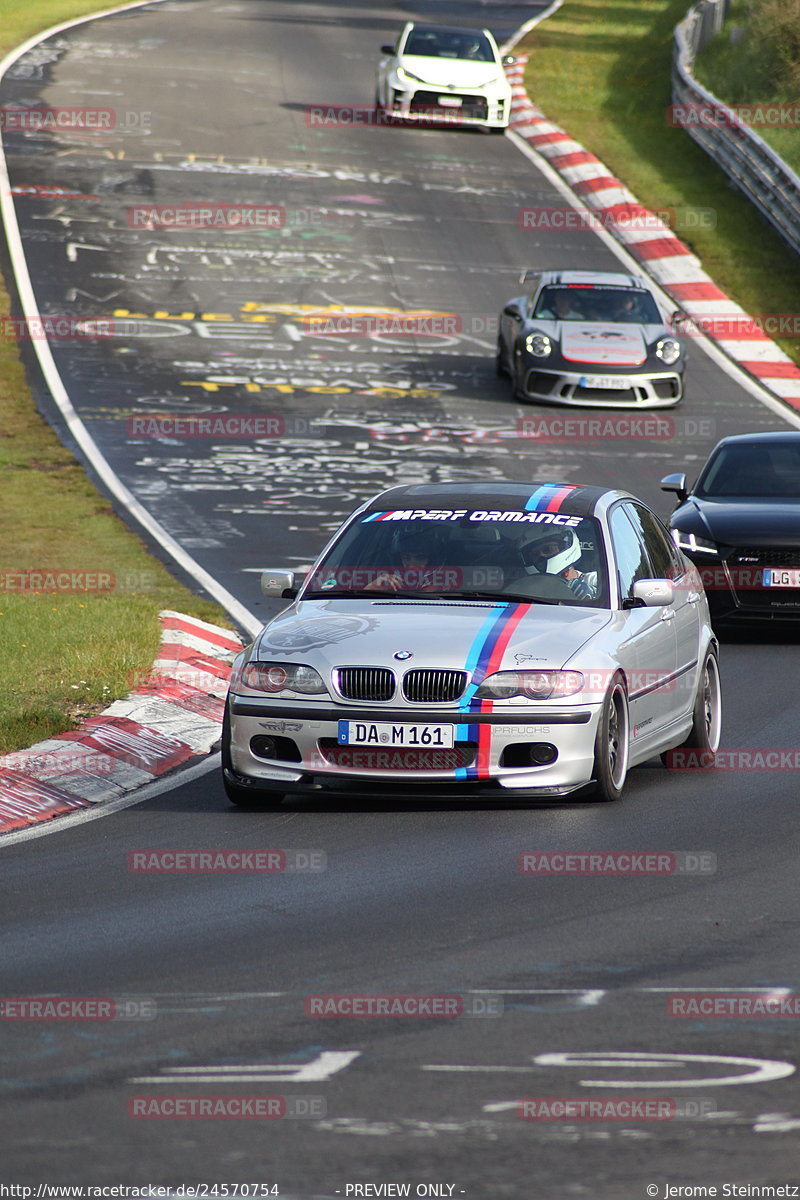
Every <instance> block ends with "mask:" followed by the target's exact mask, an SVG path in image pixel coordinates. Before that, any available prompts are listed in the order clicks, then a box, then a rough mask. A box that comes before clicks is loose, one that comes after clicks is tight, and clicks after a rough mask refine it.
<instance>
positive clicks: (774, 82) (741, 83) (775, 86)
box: [695, 0, 800, 172]
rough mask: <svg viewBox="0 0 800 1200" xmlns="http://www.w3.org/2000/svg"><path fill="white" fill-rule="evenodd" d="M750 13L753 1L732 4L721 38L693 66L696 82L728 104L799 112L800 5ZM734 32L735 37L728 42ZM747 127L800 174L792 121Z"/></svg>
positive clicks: (799, 134) (760, 6)
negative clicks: (790, 33)
mask: <svg viewBox="0 0 800 1200" xmlns="http://www.w3.org/2000/svg"><path fill="white" fill-rule="evenodd" d="M753 7H754V6H753V0H735V3H734V4H733V6H732V8H731V12H730V16H729V17H728V20H727V21H726V22H725V24H724V26H723V28H722V30H721V32H720V33H719V34H718V36H717V37H715V38H712V40H711V41H710V42H709V43H708V45H707V46H706V48H705V50H704V51H703V53H702V54H700V55H698V57H697V59H696V60H695V78H696V79H697V80H698V82H700V83H702V84H703V86H704V87H706V88H708V90H709V91H710V92H713V93H714V95H715V96H718V97H719V99H720V100H724V101H725V103H726V104H730V105H741V104H746V105H748V106H751V107H761V108H764V109H776V108H780V107H784V106H785V107H786V109H788V110H790V111H791V112H792V113H793V114H796V113H798V112H800V105H798V103H797V97H798V84H800V61H798V54H800V0H768V2H767V3H765V2H764V0H757V3H756V5H755V7H754V11H753V12H752V14H751V8H753ZM780 10H782V11H780ZM780 17H782V20H781V19H779V18H780ZM784 27H786V28H784ZM790 29H792V30H794V37H793V42H794V44H793V45H791V44H790V39H789V36H788V34H789V30H790ZM734 30H736V31H737V34H738V35H739V36H738V37H737V38H735V39H732V38H731V36H730V35H731V33H732V32H733V31H734ZM782 35H783V36H782ZM751 124H752V127H753V129H754V131H755V132H756V133H757V134H758V135H759V137H762V138H763V139H764V141H765V142H766V143H767V144H768V145H769V146H771V147H772V149H773V150H774V151H775V153H776V154H780V156H781V158H782V159H783V160H784V161H785V162H786V163H788V165H789V166H790V167H791V168H792V170H793V171H795V172H800V129H798V127H797V119H796V117H794V119H793V120H792V121H791V122H789V123H787V124H786V125H784V126H776V125H772V124H770V123H769V122H766V123H759V124H755V123H753V122H751Z"/></svg>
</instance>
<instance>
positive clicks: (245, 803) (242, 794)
mask: <svg viewBox="0 0 800 1200" xmlns="http://www.w3.org/2000/svg"><path fill="white" fill-rule="evenodd" d="M220 758H221V760H222V786H223V788H224V790H225V795H226V796H227V797H228V799H229V800H230V802H231V804H235V805H236V806H237V808H278V807H279V806H280V803H281V801H282V800H283V792H268V791H262V790H260V789H258V790H257V789H255V788H250V787H244V786H242V784H238V783H235V782H234V781H233V780H232V779H229V778H228V777H227V775H226V771H231V772H232V771H233V767H232V764H231V718H230V713H229V712H228V706H227V704H226V705H225V712H224V715H223V717H222V743H221V746H220Z"/></svg>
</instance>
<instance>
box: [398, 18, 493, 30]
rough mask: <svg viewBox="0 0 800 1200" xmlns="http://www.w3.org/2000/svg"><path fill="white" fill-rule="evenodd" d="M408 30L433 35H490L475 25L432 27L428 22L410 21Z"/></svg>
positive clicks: (407, 26)
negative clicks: (416, 30)
mask: <svg viewBox="0 0 800 1200" xmlns="http://www.w3.org/2000/svg"><path fill="white" fill-rule="evenodd" d="M406 29H425V30H430V32H431V33H488V32H489V30H488V29H483V28H478V27H476V26H474V25H430V24H428V22H427V21H409V22H408V24H407V25H406Z"/></svg>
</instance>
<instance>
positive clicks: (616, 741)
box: [592, 676, 629, 801]
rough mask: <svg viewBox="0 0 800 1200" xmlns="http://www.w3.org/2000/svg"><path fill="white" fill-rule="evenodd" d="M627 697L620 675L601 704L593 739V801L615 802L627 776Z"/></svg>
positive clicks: (620, 793)
mask: <svg viewBox="0 0 800 1200" xmlns="http://www.w3.org/2000/svg"><path fill="white" fill-rule="evenodd" d="M628 751H629V720H628V696H627V694H626V692H625V685H624V684H623V682H622V679H621V677H620V676H617V677H616V679H615V680H614V682H613V684H612V686H611V690H610V691H609V693H608V695H607V696H606V698H605V700H604V701H603V709H602V712H601V713H600V721H599V724H598V726H597V734H596V735H595V740H594V771H593V775H594V789H593V792H592V799H593V800H606V801H610V800H619V798H620V796H621V795H622V789H623V787H624V786H625V777H626V776H627V774H628Z"/></svg>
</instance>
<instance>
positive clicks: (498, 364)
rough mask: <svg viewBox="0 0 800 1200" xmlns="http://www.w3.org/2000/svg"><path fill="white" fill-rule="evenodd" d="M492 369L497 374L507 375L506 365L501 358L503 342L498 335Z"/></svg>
mask: <svg viewBox="0 0 800 1200" xmlns="http://www.w3.org/2000/svg"><path fill="white" fill-rule="evenodd" d="M494 369H495V373H496V374H497V375H500V376H503V375H508V367H507V366H506V364H505V360H504V358H503V343H502V342H501V341H500V338H499V337H498V339H497V352H496V354H495V356H494Z"/></svg>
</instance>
